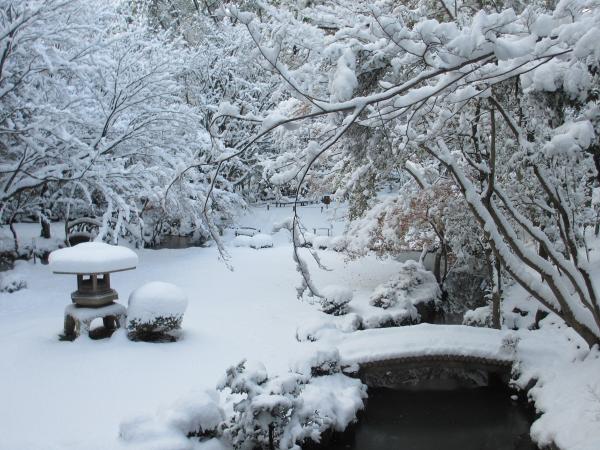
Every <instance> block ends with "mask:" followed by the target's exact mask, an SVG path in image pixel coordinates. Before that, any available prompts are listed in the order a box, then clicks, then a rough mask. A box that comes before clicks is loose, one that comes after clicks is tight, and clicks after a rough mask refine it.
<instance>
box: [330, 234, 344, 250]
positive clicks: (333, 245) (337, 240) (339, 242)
mask: <svg viewBox="0 0 600 450" xmlns="http://www.w3.org/2000/svg"><path fill="white" fill-rule="evenodd" d="M347 246H348V241H347V240H346V237H345V236H334V237H332V238H331V239H330V241H329V248H330V249H331V250H333V251H336V252H343V251H344V250H346V247H347Z"/></svg>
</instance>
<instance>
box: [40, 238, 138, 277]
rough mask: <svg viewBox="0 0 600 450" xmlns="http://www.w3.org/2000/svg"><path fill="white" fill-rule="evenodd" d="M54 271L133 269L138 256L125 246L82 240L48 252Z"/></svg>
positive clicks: (93, 271) (100, 271)
mask: <svg viewBox="0 0 600 450" xmlns="http://www.w3.org/2000/svg"><path fill="white" fill-rule="evenodd" d="M49 262H50V268H51V269H52V272H54V273H77V274H92V273H108V272H118V271H121V270H129V269H135V266H136V265H137V263H138V256H137V255H136V254H135V252H134V251H133V250H131V249H128V248H127V247H121V246H119V245H109V244H105V243H103V242H83V243H81V244H78V245H75V246H74V247H66V248H61V249H60V250H55V251H53V252H52V253H50V258H49Z"/></svg>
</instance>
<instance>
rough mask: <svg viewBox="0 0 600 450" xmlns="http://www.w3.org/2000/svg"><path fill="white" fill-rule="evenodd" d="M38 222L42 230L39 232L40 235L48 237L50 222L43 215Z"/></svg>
mask: <svg viewBox="0 0 600 450" xmlns="http://www.w3.org/2000/svg"><path fill="white" fill-rule="evenodd" d="M40 224H41V225H42V230H41V232H40V237H43V238H44V239H50V237H51V235H50V222H49V221H48V219H46V218H45V217H43V216H41V217H40Z"/></svg>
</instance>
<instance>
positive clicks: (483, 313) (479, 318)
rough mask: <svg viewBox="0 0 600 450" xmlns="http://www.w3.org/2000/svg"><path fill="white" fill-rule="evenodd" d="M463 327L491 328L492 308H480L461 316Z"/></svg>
mask: <svg viewBox="0 0 600 450" xmlns="http://www.w3.org/2000/svg"><path fill="white" fill-rule="evenodd" d="M463 325H469V326H472V327H484V328H491V326H492V308H491V306H489V305H488V306H482V307H481V308H475V309H470V310H469V311H467V312H465V315H464V316H463Z"/></svg>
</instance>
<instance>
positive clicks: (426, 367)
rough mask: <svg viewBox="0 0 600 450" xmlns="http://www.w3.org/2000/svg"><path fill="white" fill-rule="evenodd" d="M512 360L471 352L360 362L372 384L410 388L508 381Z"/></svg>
mask: <svg viewBox="0 0 600 450" xmlns="http://www.w3.org/2000/svg"><path fill="white" fill-rule="evenodd" d="M511 370H512V362H511V361H507V360H495V359H491V358H482V357H473V356H467V355H457V354H445V355H423V356H409V357H399V358H393V359H386V360H380V361H369V362H365V363H361V364H359V369H358V377H359V378H360V379H361V380H362V381H363V383H365V384H366V385H367V386H369V387H375V388H378V387H386V388H393V389H399V388H407V387H413V386H416V385H420V386H423V385H428V384H430V383H429V382H435V383H436V384H439V382H440V381H444V382H450V383H454V384H459V385H460V386H465V387H478V386H489V385H498V384H504V385H507V384H508V383H509V381H510V377H511Z"/></svg>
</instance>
